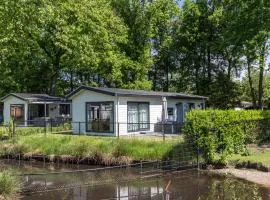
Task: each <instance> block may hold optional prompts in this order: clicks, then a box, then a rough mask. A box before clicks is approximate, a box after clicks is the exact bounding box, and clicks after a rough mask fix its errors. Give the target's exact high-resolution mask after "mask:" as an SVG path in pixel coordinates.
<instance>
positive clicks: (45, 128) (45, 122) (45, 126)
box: [44, 119, 47, 136]
mask: <svg viewBox="0 0 270 200" xmlns="http://www.w3.org/2000/svg"><path fill="white" fill-rule="evenodd" d="M44 131H45V136H46V135H47V121H46V119H45V120H44Z"/></svg>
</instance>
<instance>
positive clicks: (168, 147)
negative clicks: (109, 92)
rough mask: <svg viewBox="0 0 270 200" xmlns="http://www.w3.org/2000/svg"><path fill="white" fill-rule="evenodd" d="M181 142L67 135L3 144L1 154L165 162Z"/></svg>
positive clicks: (35, 137) (28, 137) (0, 149)
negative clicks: (163, 160)
mask: <svg viewBox="0 0 270 200" xmlns="http://www.w3.org/2000/svg"><path fill="white" fill-rule="evenodd" d="M179 143H182V140H181V139H167V140H166V141H162V140H160V139H159V140H155V139H154V138H153V139H138V138H120V139H118V138H116V137H93V136H67V135H53V134H48V135H47V136H43V135H31V136H24V137H19V138H18V139H17V140H16V143H15V144H12V143H10V144H7V143H2V145H1V144H0V152H1V155H2V156H5V155H10V154H14V155H18V154H20V155H40V154H42V155H45V156H58V157H61V156H62V157H64V156H67V157H68V156H73V157H76V158H80V159H83V158H92V159H93V160H101V162H103V161H104V162H105V160H106V159H112V160H113V159H118V160H121V159H124V160H128V161H129V162H132V161H135V160H162V159H166V158H169V157H170V156H171V154H172V152H175V151H176V149H177V148H176V147H177V145H178V144H179Z"/></svg>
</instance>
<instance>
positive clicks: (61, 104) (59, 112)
mask: <svg viewBox="0 0 270 200" xmlns="http://www.w3.org/2000/svg"><path fill="white" fill-rule="evenodd" d="M63 105H64V106H68V107H69V109H68V111H69V113H68V114H61V106H63ZM58 114H59V116H62V115H69V116H70V115H71V104H68V103H60V104H59V110H58Z"/></svg>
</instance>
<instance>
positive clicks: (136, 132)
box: [0, 119, 185, 140]
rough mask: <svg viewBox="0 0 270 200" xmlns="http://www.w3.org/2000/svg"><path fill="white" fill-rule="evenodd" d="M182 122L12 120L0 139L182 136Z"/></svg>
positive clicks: (6, 125)
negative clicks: (67, 135) (52, 136)
mask: <svg viewBox="0 0 270 200" xmlns="http://www.w3.org/2000/svg"><path fill="white" fill-rule="evenodd" d="M184 125H185V123H177V122H169V121H168V122H156V123H148V122H141V123H122V122H117V123H113V122H108V121H107V120H103V121H101V120H92V121H88V122H75V121H70V120H52V119H50V120H28V121H13V122H10V123H7V124H2V125H1V126H0V139H3V138H7V137H14V136H20V135H33V134H40V133H42V134H44V135H46V134H49V133H50V134H73V135H95V136H116V137H126V136H144V137H145V136H148V137H152V136H154V137H163V139H164V140H165V137H174V136H179V135H181V134H182V133H183V128H184Z"/></svg>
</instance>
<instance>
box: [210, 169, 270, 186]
mask: <svg viewBox="0 0 270 200" xmlns="http://www.w3.org/2000/svg"><path fill="white" fill-rule="evenodd" d="M211 172H214V173H218V174H225V175H232V176H234V177H237V178H241V179H245V180H248V181H251V182H254V183H257V184H260V185H263V186H265V187H269V188H270V172H261V171H257V170H250V169H234V168H228V169H217V170H211Z"/></svg>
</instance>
